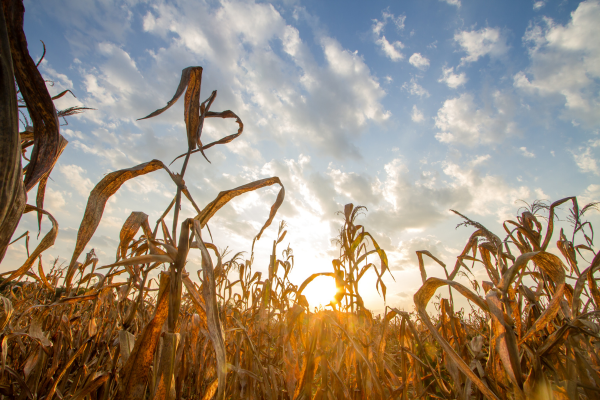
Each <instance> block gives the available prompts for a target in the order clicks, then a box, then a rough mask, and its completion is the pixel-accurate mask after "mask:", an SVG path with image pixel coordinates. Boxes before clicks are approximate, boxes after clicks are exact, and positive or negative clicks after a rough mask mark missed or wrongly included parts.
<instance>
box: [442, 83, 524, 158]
mask: <svg viewBox="0 0 600 400" xmlns="http://www.w3.org/2000/svg"><path fill="white" fill-rule="evenodd" d="M492 101H493V103H494V107H491V106H488V107H485V108H478V107H477V106H476V105H475V102H474V101H473V95H471V94H469V93H464V94H462V95H460V96H459V97H455V98H453V99H449V100H446V101H445V102H444V105H443V106H442V108H440V109H439V110H438V113H437V116H436V117H435V126H436V127H437V128H438V129H440V132H438V133H437V134H436V136H435V137H436V138H437V139H438V140H439V141H440V142H444V143H452V142H458V143H462V144H465V145H469V146H474V145H476V144H482V143H483V144H485V143H492V142H498V141H501V140H502V139H504V138H505V137H507V136H511V135H513V134H515V133H516V126H515V123H514V122H513V121H512V116H513V114H514V111H515V109H514V108H515V106H514V102H513V101H512V99H511V98H510V97H509V96H508V95H506V94H503V93H501V92H499V91H496V92H495V93H494V94H493V95H492Z"/></svg>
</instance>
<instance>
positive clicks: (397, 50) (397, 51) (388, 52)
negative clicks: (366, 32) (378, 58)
mask: <svg viewBox="0 0 600 400" xmlns="http://www.w3.org/2000/svg"><path fill="white" fill-rule="evenodd" d="M382 16H383V18H382V19H381V20H377V19H374V20H373V25H372V26H371V31H372V33H373V40H374V41H375V44H377V45H378V46H379V47H380V48H381V50H382V51H383V54H385V56H386V57H388V58H389V59H391V60H392V61H400V60H402V59H404V54H402V52H401V50H402V49H403V48H404V44H402V42H401V41H399V40H397V41H395V42H390V41H388V40H387V38H386V37H385V36H384V35H383V30H384V28H385V26H386V25H387V23H388V21H392V22H393V23H394V25H395V26H396V29H398V30H402V29H404V21H405V19H406V16H404V15H399V16H398V17H395V16H394V15H393V14H391V13H390V12H389V11H387V10H386V11H383V13H382Z"/></svg>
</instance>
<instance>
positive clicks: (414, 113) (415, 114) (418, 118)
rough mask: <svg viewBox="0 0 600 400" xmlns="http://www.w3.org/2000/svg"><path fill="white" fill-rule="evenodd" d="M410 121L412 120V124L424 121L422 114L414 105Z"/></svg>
mask: <svg viewBox="0 0 600 400" xmlns="http://www.w3.org/2000/svg"><path fill="white" fill-rule="evenodd" d="M410 119H412V120H413V122H423V121H424V120H425V117H424V116H423V113H422V112H421V111H420V110H419V109H418V108H417V105H416V104H415V105H413V108H412V113H411V114H410Z"/></svg>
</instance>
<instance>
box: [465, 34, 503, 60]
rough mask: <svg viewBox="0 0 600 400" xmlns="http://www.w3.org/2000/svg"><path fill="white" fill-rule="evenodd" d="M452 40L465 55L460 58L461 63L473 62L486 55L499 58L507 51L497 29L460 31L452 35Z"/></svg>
mask: <svg viewBox="0 0 600 400" xmlns="http://www.w3.org/2000/svg"><path fill="white" fill-rule="evenodd" d="M454 40H455V41H456V42H457V43H458V44H459V45H460V46H461V47H462V50H463V51H465V52H466V53H467V55H466V56H465V57H463V58H461V61H462V63H467V62H475V61H477V60H479V58H481V57H483V56H486V55H489V56H490V57H499V56H501V55H503V54H505V53H506V52H507V51H508V46H507V45H506V38H505V37H504V35H502V33H501V32H500V29H498V28H489V27H488V28H482V29H479V30H477V31H460V32H458V33H456V34H455V35H454Z"/></svg>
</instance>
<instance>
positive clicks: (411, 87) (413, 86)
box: [402, 78, 429, 97]
mask: <svg viewBox="0 0 600 400" xmlns="http://www.w3.org/2000/svg"><path fill="white" fill-rule="evenodd" d="M402 90H406V91H407V92H409V93H410V94H412V95H413V96H419V97H429V92H428V91H427V89H425V88H424V87H423V86H421V85H419V83H418V82H417V79H416V78H411V79H410V82H404V84H403V85H402Z"/></svg>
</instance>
